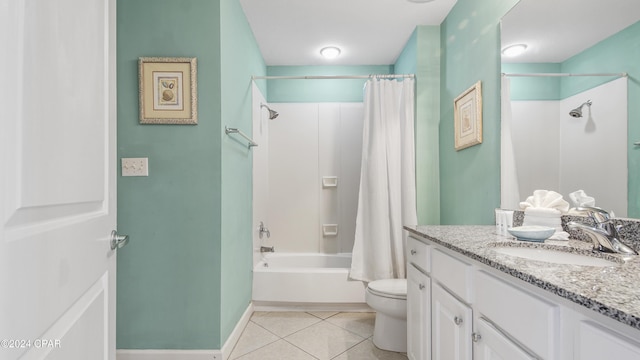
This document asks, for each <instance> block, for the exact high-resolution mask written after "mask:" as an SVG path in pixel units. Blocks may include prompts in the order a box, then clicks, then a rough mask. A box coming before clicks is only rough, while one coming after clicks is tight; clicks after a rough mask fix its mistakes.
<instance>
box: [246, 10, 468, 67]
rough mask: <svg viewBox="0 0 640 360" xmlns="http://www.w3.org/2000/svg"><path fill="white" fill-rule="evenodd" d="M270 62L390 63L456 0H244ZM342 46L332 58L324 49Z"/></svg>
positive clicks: (435, 22) (270, 64)
mask: <svg viewBox="0 0 640 360" xmlns="http://www.w3.org/2000/svg"><path fill="white" fill-rule="evenodd" d="M240 3H241V4H242V7H243V9H244V12H245V14H246V16H247V19H248V20H249V24H250V26H251V29H252V30H253V34H254V36H255V38H256V41H257V42H258V46H259V48H260V52H261V53H262V56H263V58H264V61H265V62H266V64H267V65H269V66H273V65H390V64H394V63H395V61H396V59H397V58H398V56H399V55H400V52H401V51H402V49H403V48H404V46H405V45H406V43H407V40H409V38H410V37H411V34H412V33H413V31H414V29H415V27H416V26H417V25H440V23H442V21H443V20H444V19H445V17H446V16H447V14H448V13H449V11H450V10H451V8H452V7H453V5H454V4H455V3H456V0H434V1H433V2H428V3H413V2H410V1H408V0H240ZM330 45H334V46H338V47H340V48H341V49H342V53H341V54H340V56H339V57H338V58H336V59H334V60H326V59H323V58H321V57H320V53H319V51H320V49H321V48H323V47H325V46H330Z"/></svg>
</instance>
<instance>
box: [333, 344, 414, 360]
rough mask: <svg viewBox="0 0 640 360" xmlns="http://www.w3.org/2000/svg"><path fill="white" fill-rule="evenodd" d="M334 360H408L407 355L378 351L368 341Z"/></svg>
mask: <svg viewBox="0 0 640 360" xmlns="http://www.w3.org/2000/svg"><path fill="white" fill-rule="evenodd" d="M333 360H407V355H406V354H403V353H397V352H392V351H385V350H380V349H378V348H377V347H376V346H375V345H373V341H371V339H367V340H365V341H363V342H361V343H360V344H358V345H356V346H354V347H352V348H351V349H349V350H347V351H345V352H344V353H342V354H340V356H337V357H335V358H333Z"/></svg>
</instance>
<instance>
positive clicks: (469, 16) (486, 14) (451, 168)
mask: <svg viewBox="0 0 640 360" xmlns="http://www.w3.org/2000/svg"><path fill="white" fill-rule="evenodd" d="M516 2H517V1H516V0H487V1H481V2H480V1H476V0H459V1H458V2H457V3H456V5H455V6H454V8H453V9H452V10H451V12H450V13H449V15H448V16H447V18H446V19H445V21H444V22H443V23H442V25H441V29H440V31H441V46H442V49H443V54H442V60H441V61H442V62H441V64H442V71H441V74H442V75H441V79H440V80H441V87H440V89H441V91H440V100H441V101H440V196H441V198H440V202H441V210H440V216H441V223H442V224H491V223H493V221H494V218H493V213H494V211H493V210H494V208H496V207H498V206H499V205H500V32H499V22H500V18H501V17H502V16H503V15H504V14H505V13H506V12H507V11H508V10H509V9H510V8H511V7H512V6H513V5H514V4H515V3H516ZM478 80H479V81H481V82H482V106H483V108H482V110H483V111H482V120H483V142H482V144H479V145H476V146H472V147H469V148H467V149H464V150H461V151H455V149H454V141H453V100H454V99H455V98H456V97H457V96H458V95H459V94H460V93H462V92H463V91H465V90H467V89H468V88H469V87H471V86H472V85H473V84H475V83H476V82H477V81H478Z"/></svg>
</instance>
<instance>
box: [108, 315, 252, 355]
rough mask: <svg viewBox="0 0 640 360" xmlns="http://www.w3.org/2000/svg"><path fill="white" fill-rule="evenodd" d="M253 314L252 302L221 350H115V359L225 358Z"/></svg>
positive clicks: (229, 353)
mask: <svg viewBox="0 0 640 360" xmlns="http://www.w3.org/2000/svg"><path fill="white" fill-rule="evenodd" d="M252 314H253V304H249V306H248V307H247V310H245V312H244V314H242V317H241V318H240V320H239V321H238V323H237V324H236V326H235V328H234V329H233V331H232V332H231V334H230V335H229V338H228V339H227V341H225V343H224V345H223V346H222V349H221V350H162V349H153V350H125V349H122V350H116V360H227V359H229V356H230V355H231V352H232V351H233V348H234V347H235V346H236V343H237V342H238V340H239V339H240V335H242V332H243V331H244V328H245V327H246V326H247V324H248V323H249V319H251V315H252Z"/></svg>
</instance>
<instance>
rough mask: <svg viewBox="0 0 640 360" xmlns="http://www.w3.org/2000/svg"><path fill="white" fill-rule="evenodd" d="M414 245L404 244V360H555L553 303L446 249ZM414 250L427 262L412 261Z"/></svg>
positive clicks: (556, 328) (556, 324) (556, 319)
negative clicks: (405, 280) (405, 301)
mask: <svg viewBox="0 0 640 360" xmlns="http://www.w3.org/2000/svg"><path fill="white" fill-rule="evenodd" d="M417 241H418V240H417V239H414V238H412V237H409V241H408V243H407V244H408V249H409V250H408V252H409V255H408V257H409V262H410V265H409V266H408V276H407V278H408V283H407V286H408V288H407V306H408V313H407V326H408V339H409V340H408V350H407V355H408V357H409V359H411V360H427V359H433V360H472V359H509V360H520V359H539V358H544V359H549V360H553V359H558V356H557V353H558V351H557V349H556V343H555V342H556V341H557V340H556V338H557V336H559V335H558V332H559V317H560V316H559V310H558V306H557V305H555V304H553V303H551V302H548V301H546V300H544V299H542V298H540V297H537V296H534V295H532V294H529V293H528V292H526V291H523V290H520V289H518V288H517V287H515V286H512V285H510V284H508V283H507V282H505V281H503V280H501V279H498V278H497V277H495V276H493V275H491V274H489V273H488V272H487V270H485V269H482V268H480V267H478V266H477V265H472V263H471V261H469V259H467V258H465V257H464V256H463V255H459V254H457V253H455V252H454V251H450V249H445V248H442V247H440V246H438V245H434V244H428V245H427V244H426V243H425V242H421V244H422V245H423V246H428V250H426V249H422V248H421V247H420V244H416V242H417ZM411 250H415V251H414V254H413V255H411ZM418 252H421V253H422V254H423V255H429V258H427V259H425V258H424V257H423V258H422V259H421V260H420V261H414V260H412V256H415V255H416V254H417V253H418ZM416 263H419V264H421V266H422V267H424V268H426V269H429V272H427V271H425V270H424V269H422V268H420V267H417V266H415V264H416ZM429 284H430V291H429V290H428V289H429V288H428V286H429ZM428 304H430V306H431V308H430V311H429V310H427V309H428V308H426V306H428ZM416 317H420V318H419V319H417V318H416ZM429 325H430V328H429ZM429 334H430V337H429ZM420 339H424V340H423V343H422V344H420ZM530 349H533V350H530ZM536 354H538V355H539V356H536Z"/></svg>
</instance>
